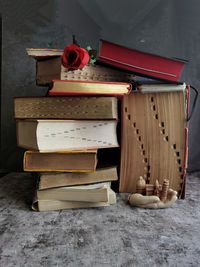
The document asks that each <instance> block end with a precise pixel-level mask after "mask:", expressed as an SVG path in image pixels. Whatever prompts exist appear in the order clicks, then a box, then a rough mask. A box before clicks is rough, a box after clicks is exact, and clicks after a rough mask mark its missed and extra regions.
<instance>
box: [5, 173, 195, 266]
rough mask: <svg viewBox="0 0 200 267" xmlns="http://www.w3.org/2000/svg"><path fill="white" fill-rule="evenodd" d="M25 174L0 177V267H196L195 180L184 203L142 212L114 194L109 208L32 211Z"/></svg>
mask: <svg viewBox="0 0 200 267" xmlns="http://www.w3.org/2000/svg"><path fill="white" fill-rule="evenodd" d="M34 186H35V181H34V180H33V177H32V176H31V175H30V174H26V173H11V174H7V175H6V176H4V177H2V178H1V179H0V234H1V238H0V266H1V267H9V266H17V267H18V266H28V267H29V266H34V267H37V266H70V267H79V266H87V267H89V266H91V267H93V266H95V267H96V266H97V267H98V266H100V267H101V266H117V267H118V266H123V267H124V266H125V267H128V266H131V267H132V266H136V267H137V266H142V267H143V266H182V267H183V266H195V267H197V266H200V178H196V177H193V176H189V177H188V179H187V188H186V199H185V200H178V201H177V202H176V203H175V204H174V206H173V207H172V208H169V209H165V210H145V209H139V208H132V207H130V206H128V205H127V204H126V201H125V195H124V194H118V195H117V204H116V205H114V206H110V207H103V208H93V209H78V210H63V211H52V212H33V211H31V210H30V205H31V200H32V196H33V191H34Z"/></svg>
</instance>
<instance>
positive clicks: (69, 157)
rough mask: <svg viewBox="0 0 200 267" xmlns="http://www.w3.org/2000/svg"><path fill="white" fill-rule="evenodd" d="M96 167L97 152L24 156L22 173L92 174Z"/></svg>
mask: <svg viewBox="0 0 200 267" xmlns="http://www.w3.org/2000/svg"><path fill="white" fill-rule="evenodd" d="M96 165H97V150H85V151H76V150H74V151H69V152H58V153H53V152H52V153H40V152H38V151H26V152H25V154H24V171H29V172H44V171H45V172H92V171H95V169H96Z"/></svg>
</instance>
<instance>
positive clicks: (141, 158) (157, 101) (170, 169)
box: [120, 92, 187, 193]
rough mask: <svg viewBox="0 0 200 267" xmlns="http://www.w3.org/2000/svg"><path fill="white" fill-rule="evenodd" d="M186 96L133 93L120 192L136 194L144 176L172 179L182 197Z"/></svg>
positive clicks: (126, 109) (127, 107)
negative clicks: (137, 184)
mask: <svg viewBox="0 0 200 267" xmlns="http://www.w3.org/2000/svg"><path fill="white" fill-rule="evenodd" d="M185 118H186V114H185V92H169V93H149V94H141V93H132V94H130V95H128V96H126V97H124V101H123V107H122V119H123V125H122V149H121V166H120V191H121V192H135V191H136V181H137V179H138V178H139V177H140V176H143V177H144V178H145V179H146V180H147V182H149V183H152V184H154V183H155V181H156V179H158V180H159V182H160V183H162V182H163V180H164V179H169V181H170V187H171V188H173V189H174V190H177V191H178V192H179V193H181V189H182V186H183V184H182V183H183V176H184V171H185V151H186V149H187V148H186V131H185V127H186V119H185Z"/></svg>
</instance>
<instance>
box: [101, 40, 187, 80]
mask: <svg viewBox="0 0 200 267" xmlns="http://www.w3.org/2000/svg"><path fill="white" fill-rule="evenodd" d="M98 60H99V62H102V63H105V64H109V65H112V66H114V67H117V68H120V69H124V70H128V71H131V72H134V73H138V74H141V75H145V76H149V77H154V78H157V79H164V80H167V81H172V82H179V81H180V77H181V73H182V71H183V68H184V66H185V62H184V61H181V60H175V59H171V58H166V57H162V56H158V55H153V54H149V53H146V52H141V51H138V50H135V49H130V48H127V47H124V46H121V45H117V44H114V43H111V42H108V41H105V40H101V41H100V48H99V56H98Z"/></svg>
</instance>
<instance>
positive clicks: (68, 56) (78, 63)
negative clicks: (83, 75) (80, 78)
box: [62, 44, 90, 69]
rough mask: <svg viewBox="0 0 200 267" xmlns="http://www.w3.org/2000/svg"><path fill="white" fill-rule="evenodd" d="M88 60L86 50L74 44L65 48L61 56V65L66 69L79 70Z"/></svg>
mask: <svg viewBox="0 0 200 267" xmlns="http://www.w3.org/2000/svg"><path fill="white" fill-rule="evenodd" d="M89 60H90V56H89V54H88V52H87V50H85V49H84V48H81V47H79V46H77V45H75V44H71V45H68V46H66V47H65V49H64V52H63V55H62V65H63V66H64V67H65V68H67V69H81V68H83V67H84V66H85V65H86V64H87V63H88V62H89Z"/></svg>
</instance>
